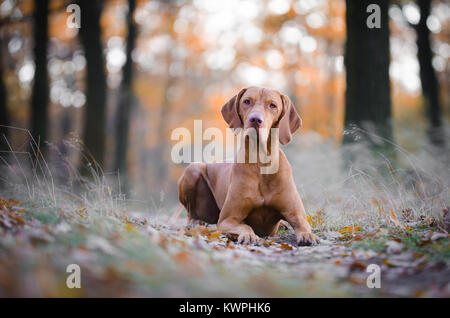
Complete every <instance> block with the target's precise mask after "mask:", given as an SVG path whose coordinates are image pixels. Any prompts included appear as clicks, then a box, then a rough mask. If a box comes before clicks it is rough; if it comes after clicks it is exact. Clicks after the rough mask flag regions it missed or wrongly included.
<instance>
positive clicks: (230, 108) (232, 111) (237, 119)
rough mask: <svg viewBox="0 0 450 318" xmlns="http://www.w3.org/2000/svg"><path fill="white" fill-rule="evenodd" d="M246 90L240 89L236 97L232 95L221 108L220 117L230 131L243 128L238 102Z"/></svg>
mask: <svg viewBox="0 0 450 318" xmlns="http://www.w3.org/2000/svg"><path fill="white" fill-rule="evenodd" d="M246 90H247V89H246V88H243V89H241V91H240V92H239V93H238V94H237V95H234V96H233V97H232V98H231V99H230V100H229V101H228V102H226V103H225V105H223V106H222V110H221V113H222V117H223V119H225V121H226V122H227V124H228V126H230V128H232V129H236V128H243V127H244V123H243V122H242V118H241V116H240V115H239V102H240V100H241V97H242V95H244V93H245V91H246Z"/></svg>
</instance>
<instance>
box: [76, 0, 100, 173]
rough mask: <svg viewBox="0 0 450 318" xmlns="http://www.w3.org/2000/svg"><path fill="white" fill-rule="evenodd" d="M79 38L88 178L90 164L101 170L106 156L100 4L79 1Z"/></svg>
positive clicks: (83, 169)
mask: <svg viewBox="0 0 450 318" xmlns="http://www.w3.org/2000/svg"><path fill="white" fill-rule="evenodd" d="M78 4H79V6H80V8H81V28H80V30H79V31H80V39H81V43H82V45H83V48H84V52H85V56H86V65H87V68H86V73H87V74H86V110H85V119H84V131H83V141H84V146H85V147H86V149H87V151H88V154H89V157H90V158H89V159H88V161H90V162H86V160H83V161H82V163H81V167H80V172H81V174H82V175H85V176H86V175H89V173H90V169H88V167H87V165H88V164H89V163H91V164H94V165H98V167H99V168H103V164H104V156H105V123H106V74H105V69H104V57H103V51H102V43H101V27H100V17H101V11H102V4H103V1H79V2H78Z"/></svg>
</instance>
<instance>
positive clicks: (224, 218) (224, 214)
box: [217, 195, 259, 244]
mask: <svg viewBox="0 0 450 318" xmlns="http://www.w3.org/2000/svg"><path fill="white" fill-rule="evenodd" d="M230 198H233V196H232V195H228V196H227V198H226V200H225V203H224V205H223V207H222V210H221V211H220V216H219V221H218V222H217V229H218V230H219V231H222V233H224V234H229V235H231V236H234V237H237V241H238V243H243V244H257V243H259V237H258V236H257V235H256V234H255V232H254V231H253V229H252V228H251V227H250V226H249V225H247V224H244V223H242V222H243V221H244V220H245V218H246V217H247V216H248V211H250V210H249V209H250V202H248V201H249V200H245V199H239V200H236V199H230Z"/></svg>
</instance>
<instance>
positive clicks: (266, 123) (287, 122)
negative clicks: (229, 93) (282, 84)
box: [222, 86, 302, 145]
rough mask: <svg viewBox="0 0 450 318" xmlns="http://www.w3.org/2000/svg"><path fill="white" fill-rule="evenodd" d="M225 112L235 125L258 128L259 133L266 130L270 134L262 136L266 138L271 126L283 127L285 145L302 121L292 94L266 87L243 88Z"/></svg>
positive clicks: (283, 142) (231, 100)
mask: <svg viewBox="0 0 450 318" xmlns="http://www.w3.org/2000/svg"><path fill="white" fill-rule="evenodd" d="M222 116H223V118H224V119H225V121H226V122H227V123H228V125H229V126H230V128H232V129H236V128H243V129H244V131H245V130H247V129H248V128H254V129H256V131H257V133H258V134H260V131H265V132H266V136H261V137H263V139H264V140H265V141H267V135H268V133H269V132H270V129H271V128H279V139H280V143H281V144H282V145H285V144H287V143H288V142H290V141H291V139H292V134H293V133H294V132H295V131H296V130H297V129H298V128H300V126H301V125H302V120H301V118H300V116H299V115H298V113H297V111H296V109H295V106H294V104H293V103H292V102H291V100H290V99H289V97H288V96H286V95H283V94H281V93H280V92H278V91H276V90H273V89H269V88H263V87H254V86H253V87H248V88H244V89H242V90H241V91H240V92H239V93H238V94H237V95H235V96H233V98H231V99H230V100H229V101H228V102H227V103H226V104H225V105H223V106H222ZM260 129H261V130H260Z"/></svg>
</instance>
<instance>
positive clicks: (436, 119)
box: [415, 0, 445, 147]
mask: <svg viewBox="0 0 450 318" xmlns="http://www.w3.org/2000/svg"><path fill="white" fill-rule="evenodd" d="M417 4H418V6H419V8H420V21H419V24H418V25H417V26H415V30H416V33H417V58H418V60H419V65H420V81H421V83H422V94H423V98H424V101H425V107H426V109H427V114H428V118H429V121H430V128H429V138H430V142H431V143H432V144H434V145H435V146H439V147H443V146H444V145H445V137H444V135H443V131H442V123H441V103H440V100H439V83H438V79H437V76H436V72H435V70H434V68H433V64H432V59H433V52H432V51H431V39H430V30H429V29H428V27H427V18H428V16H429V15H430V10H431V0H417Z"/></svg>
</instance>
